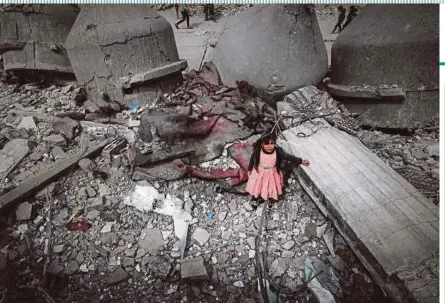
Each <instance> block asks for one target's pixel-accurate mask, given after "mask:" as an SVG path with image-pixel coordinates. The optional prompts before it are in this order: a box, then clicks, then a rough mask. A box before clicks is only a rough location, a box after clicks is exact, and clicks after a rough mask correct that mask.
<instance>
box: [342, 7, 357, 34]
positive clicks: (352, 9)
mask: <svg viewBox="0 0 445 303" xmlns="http://www.w3.org/2000/svg"><path fill="white" fill-rule="evenodd" d="M357 11H358V9H357V8H356V7H355V6H354V5H351V7H350V8H349V13H348V17H346V22H345V24H343V29H344V28H345V27H346V25H348V24H349V23H351V21H352V20H353V19H354V18H355V17H357Z"/></svg>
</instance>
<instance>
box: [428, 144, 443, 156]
mask: <svg viewBox="0 0 445 303" xmlns="http://www.w3.org/2000/svg"><path fill="white" fill-rule="evenodd" d="M425 151H426V152H427V153H428V154H429V155H430V156H432V157H439V155H440V146H439V143H435V144H432V145H429V146H427V147H426V149H425Z"/></svg>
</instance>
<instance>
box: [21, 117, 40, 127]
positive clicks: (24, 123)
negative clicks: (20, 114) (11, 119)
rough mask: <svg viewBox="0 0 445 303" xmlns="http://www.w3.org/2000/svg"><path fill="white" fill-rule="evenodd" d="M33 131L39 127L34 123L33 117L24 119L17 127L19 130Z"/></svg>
mask: <svg viewBox="0 0 445 303" xmlns="http://www.w3.org/2000/svg"><path fill="white" fill-rule="evenodd" d="M21 128H24V129H28V130H29V129H32V130H37V125H36V123H35V122H34V118H33V117H24V118H23V119H22V121H21V122H20V123H19V125H17V129H21Z"/></svg>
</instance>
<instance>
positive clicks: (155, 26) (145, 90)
mask: <svg viewBox="0 0 445 303" xmlns="http://www.w3.org/2000/svg"><path fill="white" fill-rule="evenodd" d="M66 45H67V50H68V56H69V58H70V61H71V64H72V66H73V69H74V73H75V74H76V78H77V81H78V82H79V84H81V85H85V88H86V90H87V92H88V96H89V98H90V99H91V100H92V101H94V102H95V103H97V104H98V105H99V106H103V107H106V101H111V102H113V101H116V102H118V103H120V104H121V105H122V104H123V105H129V104H131V103H136V104H139V105H141V104H143V103H147V102H148V101H149V100H150V99H153V98H155V97H156V96H157V95H159V92H160V91H161V92H163V91H164V89H165V90H168V88H169V87H171V86H172V85H174V84H176V82H177V81H179V80H180V79H181V76H182V75H181V71H182V70H184V69H185V68H186V66H187V62H185V61H179V57H178V51H177V48H176V42H175V38H174V35H173V29H172V27H171V25H170V24H169V23H168V22H167V21H166V20H165V19H164V18H162V17H161V16H159V15H158V14H157V13H156V12H155V11H153V10H151V9H150V6H149V5H82V6H81V11H80V13H79V16H78V18H77V20H76V22H75V24H74V25H73V28H72V30H71V32H70V34H69V35H68V38H67V40H66ZM160 78H162V79H163V81H162V83H161V82H160V81H158V80H159V79H160ZM103 93H106V95H107V96H106V97H105V95H104V94H103ZM104 102H105V103H104ZM108 103H109V102H108Z"/></svg>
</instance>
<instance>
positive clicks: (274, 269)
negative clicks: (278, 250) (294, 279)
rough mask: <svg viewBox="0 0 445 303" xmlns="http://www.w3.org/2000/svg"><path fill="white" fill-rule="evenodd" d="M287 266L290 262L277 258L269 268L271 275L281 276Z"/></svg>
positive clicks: (273, 276)
mask: <svg viewBox="0 0 445 303" xmlns="http://www.w3.org/2000/svg"><path fill="white" fill-rule="evenodd" d="M287 267H288V264H287V262H286V261H285V260H284V259H282V258H277V259H275V260H274V261H273V262H272V265H271V267H270V269H269V275H271V276H272V278H275V277H280V276H282V275H283V274H284V273H285V272H286V270H287Z"/></svg>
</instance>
